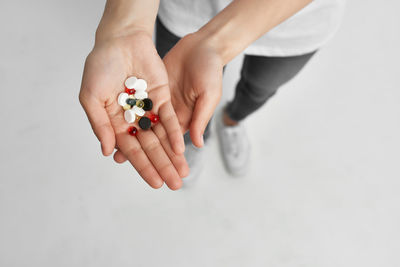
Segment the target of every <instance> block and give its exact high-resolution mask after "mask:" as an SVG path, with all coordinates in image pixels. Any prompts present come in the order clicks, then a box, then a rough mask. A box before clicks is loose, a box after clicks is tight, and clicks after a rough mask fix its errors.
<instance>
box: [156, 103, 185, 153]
mask: <svg viewBox="0 0 400 267" xmlns="http://www.w3.org/2000/svg"><path fill="white" fill-rule="evenodd" d="M158 112H159V115H160V120H161V123H162V125H163V126H164V128H165V131H166V133H167V136H168V139H169V142H170V144H171V147H172V149H173V151H174V152H175V153H176V154H183V152H185V143H184V141H183V133H182V129H181V126H180V124H179V121H178V118H177V116H176V113H175V111H174V108H173V107H172V104H171V102H166V103H164V104H163V105H162V106H160V109H159V111H158Z"/></svg>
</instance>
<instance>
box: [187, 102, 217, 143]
mask: <svg viewBox="0 0 400 267" xmlns="http://www.w3.org/2000/svg"><path fill="white" fill-rule="evenodd" d="M218 100H219V99H217V100H214V101H213V98H212V97H208V96H206V95H205V94H202V95H200V96H199V98H197V100H196V104H195V107H194V110H193V116H192V120H191V122H190V138H191V139H192V142H193V144H194V145H195V146H197V147H202V146H203V145H204V139H203V134H204V131H205V129H206V127H207V124H208V122H209V121H210V119H211V116H212V115H213V113H214V110H215V108H216V106H217V104H218Z"/></svg>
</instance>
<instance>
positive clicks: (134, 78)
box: [125, 76, 138, 89]
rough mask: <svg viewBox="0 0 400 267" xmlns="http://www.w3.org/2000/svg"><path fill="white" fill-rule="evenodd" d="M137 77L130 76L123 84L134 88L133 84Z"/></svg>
mask: <svg viewBox="0 0 400 267" xmlns="http://www.w3.org/2000/svg"><path fill="white" fill-rule="evenodd" d="M137 80H138V79H137V78H136V77H135V76H131V77H129V78H128V79H126V80H125V86H126V88H128V89H132V88H135V84H136V82H137Z"/></svg>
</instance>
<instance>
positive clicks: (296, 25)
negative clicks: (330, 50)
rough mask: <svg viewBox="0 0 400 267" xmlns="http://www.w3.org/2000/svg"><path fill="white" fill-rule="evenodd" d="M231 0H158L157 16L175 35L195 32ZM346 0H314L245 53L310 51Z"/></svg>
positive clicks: (335, 22) (328, 32) (330, 31)
mask: <svg viewBox="0 0 400 267" xmlns="http://www.w3.org/2000/svg"><path fill="white" fill-rule="evenodd" d="M230 2H231V1H230V0H161V1H160V8H159V12H158V16H159V18H160V20H161V21H162V23H163V24H164V25H165V26H166V27H167V28H168V29H169V30H170V31H171V32H172V33H174V34H175V35H177V36H179V37H183V36H185V35H186V34H188V33H191V32H195V31H197V30H198V29H199V28H201V27H202V26H203V25H204V24H206V23H207V22H208V21H209V20H210V19H211V18H213V17H214V16H215V15H216V14H217V13H218V12H219V11H221V10H222V9H223V8H224V7H225V6H227V5H228V4H229V3H230ZM344 2H345V0H314V1H313V2H311V3H310V4H309V5H307V6H306V7H305V8H303V9H302V10H300V11H299V12H298V13H296V14H295V15H293V16H292V17H290V18H289V19H287V20H286V21H284V22H283V23H281V24H279V25H278V26H276V27H275V28H273V29H272V30H271V31H269V32H267V33H266V34H264V35H263V36H261V37H260V38H259V39H257V40H256V41H255V42H253V43H252V44H251V45H250V46H249V47H248V48H247V49H246V50H245V51H244V52H245V54H248V55H260V56H295V55H302V54H306V53H310V52H313V51H315V50H317V49H318V48H320V47H321V46H322V45H323V44H325V43H326V42H327V41H328V40H329V39H330V38H331V37H332V36H333V35H334V33H335V32H336V30H337V29H338V27H339V24H340V21H341V18H342V14H343V10H344V4H345V3H344Z"/></svg>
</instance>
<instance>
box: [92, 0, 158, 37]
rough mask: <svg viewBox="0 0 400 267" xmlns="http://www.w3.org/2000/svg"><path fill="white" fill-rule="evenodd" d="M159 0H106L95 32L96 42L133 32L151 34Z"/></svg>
mask: <svg viewBox="0 0 400 267" xmlns="http://www.w3.org/2000/svg"><path fill="white" fill-rule="evenodd" d="M158 6H159V0H107V3H106V6H105V9H104V14H103V17H102V18H101V21H100V23H99V26H98V28H97V31H96V42H98V41H102V40H107V39H109V38H115V37H123V36H126V35H129V34H131V33H133V32H135V31H142V32H146V33H147V34H149V35H150V36H151V35H152V34H153V29H154V22H155V19H156V16H157V11H158Z"/></svg>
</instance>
